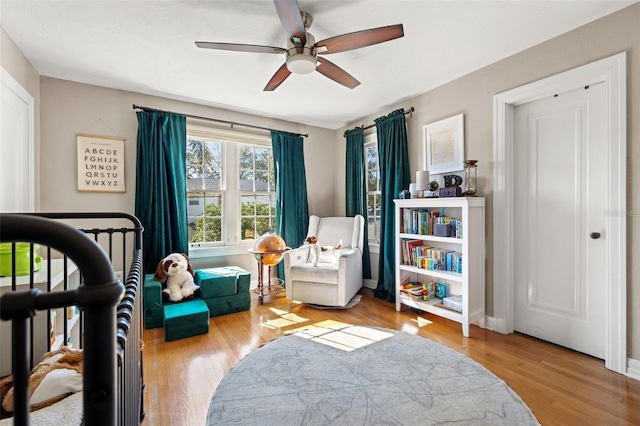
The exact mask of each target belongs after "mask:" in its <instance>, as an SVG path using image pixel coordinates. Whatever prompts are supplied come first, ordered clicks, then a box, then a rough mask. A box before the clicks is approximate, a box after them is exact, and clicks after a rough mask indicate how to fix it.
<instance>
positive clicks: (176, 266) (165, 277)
mask: <svg viewBox="0 0 640 426" xmlns="http://www.w3.org/2000/svg"><path fill="white" fill-rule="evenodd" d="M193 276H194V270H193V266H192V265H191V260H189V257H188V256H187V255H186V254H184V253H171V254H170V255H168V256H167V257H165V258H164V259H162V260H161V261H160V262H159V263H158V267H157V268H156V273H155V275H154V276H153V279H154V280H156V281H158V282H161V283H166V286H167V287H166V288H165V289H164V290H162V296H163V299H165V298H168V299H169V300H170V301H172V302H180V301H182V300H184V299H190V298H192V297H195V296H197V295H198V294H199V293H200V287H198V286H197V285H196V283H195V282H194V280H193Z"/></svg>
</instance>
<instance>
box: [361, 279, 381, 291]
mask: <svg viewBox="0 0 640 426" xmlns="http://www.w3.org/2000/svg"><path fill="white" fill-rule="evenodd" d="M362 286H363V287H366V288H371V289H374V290H375V288H376V287H378V283H377V282H376V281H374V280H371V279H368V280H362Z"/></svg>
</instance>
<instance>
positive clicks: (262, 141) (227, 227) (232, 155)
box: [185, 119, 271, 259]
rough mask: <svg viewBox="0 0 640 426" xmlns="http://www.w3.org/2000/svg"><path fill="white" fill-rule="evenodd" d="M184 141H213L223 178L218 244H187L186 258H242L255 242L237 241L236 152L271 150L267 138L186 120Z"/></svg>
mask: <svg viewBox="0 0 640 426" xmlns="http://www.w3.org/2000/svg"><path fill="white" fill-rule="evenodd" d="M187 137H195V138H200V139H208V140H215V141H218V142H222V143H223V144H224V147H223V158H222V169H223V176H222V182H221V188H220V190H221V192H222V194H223V200H222V202H223V212H222V242H221V243H193V244H191V243H190V244H189V257H190V258H194V259H196V258H204V257H215V256H229V255H237V254H246V253H247V249H248V248H250V247H253V244H254V242H255V240H242V239H241V238H240V237H241V235H240V233H241V221H240V212H241V206H240V187H239V183H238V148H239V144H245V145H259V146H264V147H268V148H271V138H270V137H269V136H261V135H253V134H249V133H243V132H239V131H236V130H223V129H216V128H214V127H207V126H202V125H200V124H193V123H192V122H191V120H189V119H187ZM232 188H233V189H232ZM185 196H186V194H185Z"/></svg>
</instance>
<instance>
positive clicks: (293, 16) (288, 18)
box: [273, 0, 307, 46]
mask: <svg viewBox="0 0 640 426" xmlns="http://www.w3.org/2000/svg"><path fill="white" fill-rule="evenodd" d="M273 3H274V4H275V6H276V10H277V11H278V16H279V17H280V22H281V23H282V26H283V27H284V30H285V31H286V32H287V38H288V39H289V40H291V41H292V42H293V44H295V45H302V46H304V44H305V43H306V42H307V36H306V35H305V34H306V30H305V28H304V24H303V23H302V16H301V15H300V8H299V7H298V2H297V1H296V0H273Z"/></svg>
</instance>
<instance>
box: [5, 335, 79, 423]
mask: <svg viewBox="0 0 640 426" xmlns="http://www.w3.org/2000/svg"><path fill="white" fill-rule="evenodd" d="M81 390H82V350H78V349H71V348H70V347H69V346H63V347H61V348H60V349H57V350H55V351H52V352H47V353H46V354H44V355H43V356H42V359H41V360H40V362H39V363H38V365H36V366H35V367H34V368H33V370H31V374H29V388H28V394H29V408H30V410H31V411H33V410H38V409H40V408H43V407H46V406H48V405H51V404H53V403H56V402H58V401H60V400H62V399H63V398H66V397H67V396H69V395H71V394H73V393H76V392H80V391H81ZM13 401H14V394H13V387H11V388H10V389H9V391H8V392H7V394H6V395H5V396H4V398H3V400H2V408H4V410H5V411H7V412H13Z"/></svg>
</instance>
